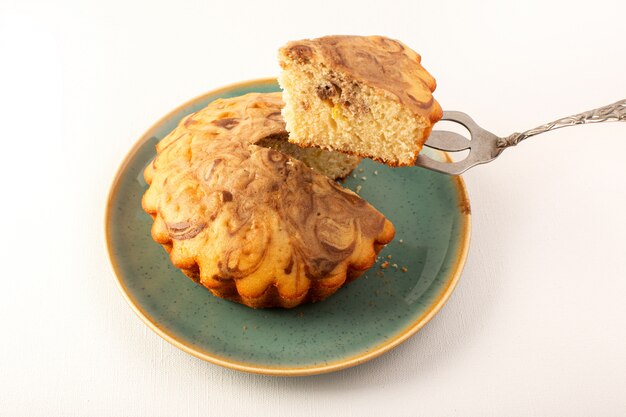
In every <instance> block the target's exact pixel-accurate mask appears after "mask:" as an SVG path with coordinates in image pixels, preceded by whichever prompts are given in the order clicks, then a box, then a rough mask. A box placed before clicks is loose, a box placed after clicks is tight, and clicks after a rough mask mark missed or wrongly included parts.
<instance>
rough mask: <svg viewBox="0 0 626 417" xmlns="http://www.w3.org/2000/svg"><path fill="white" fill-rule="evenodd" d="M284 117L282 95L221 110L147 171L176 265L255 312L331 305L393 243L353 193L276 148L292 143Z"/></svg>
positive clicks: (150, 205)
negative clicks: (335, 295)
mask: <svg viewBox="0 0 626 417" xmlns="http://www.w3.org/2000/svg"><path fill="white" fill-rule="evenodd" d="M282 107H283V102H282V100H281V99H280V93H271V94H260V93H252V94H247V95H244V96H241V97H236V98H231V99H219V100H216V101H214V102H213V103H211V104H209V105H208V106H207V107H206V108H204V109H202V110H200V111H199V112H197V113H194V114H191V115H189V116H187V117H185V118H184V119H183V120H182V121H181V122H180V124H179V125H178V126H177V127H176V129H174V130H173V131H172V132H171V133H170V134H169V135H168V136H167V137H165V138H164V139H163V140H162V141H161V142H159V144H158V145H157V156H156V158H155V159H154V161H153V163H152V164H150V165H149V166H148V167H147V168H146V170H145V172H144V175H145V178H146V181H147V182H148V184H150V187H149V188H148V190H147V191H146V193H145V194H144V196H143V199H142V206H143V208H144V210H145V211H146V212H148V213H149V214H150V215H151V216H152V217H153V218H154V224H153V226H152V237H153V239H154V240H155V241H156V242H158V243H160V244H162V245H163V246H164V247H165V249H166V250H167V251H168V252H169V254H170V258H171V260H172V263H173V264H174V265H175V266H176V267H178V268H180V269H181V270H182V271H183V272H184V273H185V274H186V275H187V276H189V277H190V278H192V279H193V280H194V281H196V282H199V283H200V284H202V285H203V286H205V287H206V288H208V289H209V290H210V291H211V292H212V293H213V294H215V295H216V296H218V297H222V298H226V299H229V300H232V301H236V302H240V303H242V304H245V305H248V306H250V307H255V308H261V307H287V308H289V307H294V306H296V305H299V304H301V303H303V302H308V301H317V300H321V299H323V298H325V297H327V296H329V295H331V294H332V293H334V292H335V291H337V289H339V288H340V287H341V286H342V285H343V284H344V283H346V282H347V281H350V280H352V279H354V278H356V277H358V276H359V275H360V274H361V273H362V272H363V271H365V270H367V269H368V268H369V267H371V266H372V264H373V263H374V261H375V257H376V254H377V253H378V251H380V249H382V247H383V246H384V245H385V244H387V243H388V242H390V241H391V239H392V238H393V235H394V228H393V225H392V224H391V222H389V221H388V220H387V219H386V218H385V216H383V215H382V214H381V213H380V212H378V211H377V210H376V209H375V208H374V207H372V206H371V205H370V204H368V203H367V202H366V201H365V200H363V199H361V198H360V197H359V196H358V195H356V194H355V193H353V192H352V191H350V190H347V189H344V188H342V187H341V186H339V185H338V184H337V183H336V182H335V181H333V180H331V179H329V178H328V177H326V176H325V175H322V174H321V173H319V172H317V171H315V170H313V169H311V168H309V167H308V166H307V165H305V164H304V163H303V162H301V161H299V160H297V159H294V158H292V157H290V156H289V155H287V154H286V153H284V152H281V151H279V150H276V149H273V148H276V147H280V145H276V141H279V142H280V140H283V139H281V137H283V136H284V135H285V130H284V129H285V125H284V121H283V119H282V117H281V108H282ZM268 142H269V146H271V147H269V148H268V147H263V146H260V144H263V143H268ZM272 145H274V146H272ZM309 157H312V156H311V155H309ZM325 157H328V156H327V155H326V156H325ZM321 165H322V166H324V165H325V164H321ZM339 165H341V164H338V165H337V166H339ZM342 169H346V168H345V167H343V168H342ZM350 169H351V168H350ZM348 172H349V171H348Z"/></svg>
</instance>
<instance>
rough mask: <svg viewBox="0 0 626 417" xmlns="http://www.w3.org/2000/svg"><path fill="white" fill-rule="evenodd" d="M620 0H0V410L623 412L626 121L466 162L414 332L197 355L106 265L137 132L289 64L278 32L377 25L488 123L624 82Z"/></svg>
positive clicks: (612, 94) (571, 105)
mask: <svg viewBox="0 0 626 417" xmlns="http://www.w3.org/2000/svg"><path fill="white" fill-rule="evenodd" d="M625 4H626V3H624V2H623V1H621V0H619V1H618V0H616V1H612V2H611V1H606V2H598V1H596V2H591V1H587V2H575V1H568V2H560V3H553V2H549V1H542V2H537V3H532V2H528V1H525V2H516V4H509V2H504V1H490V2H480V3H478V2H470V1H467V2H459V3H452V2H449V1H438V0H431V1H429V2H417V1H404V2H392V1H384V2H383V1H376V2H373V1H363V0H361V1H358V2H357V1H354V2H350V3H348V2H346V3H342V2H340V1H337V0H334V1H313V0H311V1H309V2H307V3H301V4H299V3H296V2H293V1H291V2H288V1H282V2H274V3H271V2H249V3H245V2H241V1H235V0H231V1H227V0H224V1H220V2H211V1H206V0H205V1H186V2H184V1H178V2H170V3H165V2H157V1H148V0H145V1H129V0H125V1H120V0H110V1H93V0H91V1H89V0H88V1H76V2H71V1H70V0H61V1H56V2H51V1H41V2H35V1H17V0H0V120H1V130H0V141H1V145H2V146H1V152H0V158H1V163H0V181H1V192H0V218H1V219H2V235H3V236H2V239H0V242H1V243H0V245H1V247H0V253H1V254H2V255H1V256H2V269H1V270H0V272H1V276H2V281H1V282H2V286H1V288H0V329H1V334H2V336H1V339H0V415H2V416H17V415H25V416H26V415H28V416H46V417H50V416H72V415H81V416H151V417H154V416H174V415H179V416H196V415H212V416H213V415H214V416H231V415H233V416H234V415H260V416H270V415H271V416H292V415H298V416H309V415H311V416H313V415H314V416H322V415H342V416H359V417H362V416H370V415H372V416H381V415H395V416H418V415H424V416H464V417H467V416H568V417H573V416H585V417H587V416H592V415H593V416H618V415H626V244H625V243H624V240H625V237H626V219H625V217H624V213H625V211H626V185H625V182H626V181H625V180H626V160H625V159H624V158H625V157H626V124H623V123H613V124H604V125H594V126H583V127H575V128H568V129H563V130H560V131H557V132H554V133H551V134H547V135H544V136H541V137H536V138H533V139H529V140H528V141H527V142H525V143H523V144H521V145H520V146H518V147H517V148H513V149H511V150H507V151H506V152H505V153H504V154H503V155H502V156H501V158H500V159H499V160H497V161H495V162H493V163H491V164H489V165H486V166H482V167H478V168H475V169H473V170H472V171H470V172H469V173H467V174H466V175H465V179H466V182H467V186H468V188H469V193H470V198H471V202H472V211H473V236H472V243H471V250H470V254H469V258H468V261H467V265H466V268H465V272H464V273H463V276H462V278H461V281H460V283H459V286H458V287H457V290H456V292H455V293H454V294H453V296H452V298H451V299H450V300H449V302H448V304H447V305H446V306H445V307H444V309H443V310H442V311H441V312H440V314H439V315H438V316H437V317H435V319H434V320H433V321H432V322H431V323H430V324H428V325H427V326H426V327H425V328H424V329H423V330H422V331H421V332H419V333H418V334H417V335H416V336H415V337H413V338H412V339H410V340H409V341H408V342H406V343H404V344H403V345H402V346H400V347H398V348H397V349H395V350H393V351H392V352H390V353H387V354H385V355H383V356H382V357H380V358H378V359H376V360H373V361H371V362H369V363H367V364H365V365H361V366H359V367H356V368H352V369H349V370H345V371H342V372H337V373H334V374H328V375H322V376H315V377H302V378H293V379H285V378H276V377H265V376H257V375H248V374H243V373H238V372H235V371H231V370H228V369H223V368H220V367H218V366H215V365H212V364H208V363H204V362H202V361H200V360H198V359H196V358H193V357H191V356H189V355H187V354H185V353H183V352H182V351H179V350H178V349H176V348H175V347H173V346H171V345H169V344H168V343H167V342H165V341H163V340H161V339H160V338H159V337H158V336H157V335H156V334H154V333H153V332H152V331H151V330H149V329H148V328H147V327H146V326H145V325H144V324H143V323H142V322H141V321H140V320H139V318H137V317H136V316H135V315H134V314H133V312H132V311H131V309H130V307H129V306H127V305H126V303H125V302H124V300H123V298H122V297H121V295H120V294H119V292H118V289H117V287H116V286H115V283H114V279H113V275H112V271H111V268H110V266H109V261H108V258H107V254H106V249H105V242H104V234H103V229H104V227H103V223H104V222H103V219H104V208H105V203H106V198H107V192H108V188H109V186H110V184H111V181H112V180H113V176H114V174H115V172H116V170H117V168H118V165H119V164H120V162H121V161H122V159H123V158H124V156H125V155H126V153H127V151H128V150H129V149H130V148H131V147H132V145H133V144H134V142H135V141H136V140H137V139H138V138H139V136H140V135H141V134H142V133H143V132H144V131H145V130H146V129H147V128H148V127H150V126H151V125H152V124H153V123H154V122H155V121H156V120H157V119H158V118H160V117H161V116H162V115H164V114H165V113H167V112H168V111H169V110H171V109H172V108H174V107H176V106H177V105H179V104H180V103H182V102H184V101H186V100H188V99H190V98H192V97H195V96H197V95H199V94H201V93H204V92H205V91H208V90H210V89H213V88H217V87H220V86H222V85H225V84H229V83H233V82H237V81H242V80H247V79H252V78H259V77H266V76H274V75H276V74H277V72H278V66H277V64H276V59H275V56H276V50H277V48H278V47H279V46H281V44H283V43H284V42H286V41H287V40H291V39H300V38H304V37H314V36H321V35H326V34H335V33H344V34H382V35H387V36H391V37H394V38H397V39H401V40H403V41H404V42H405V43H407V44H408V45H410V46H411V47H413V48H414V49H416V50H417V51H418V52H419V53H421V54H422V56H423V63H424V65H425V67H426V68H427V69H428V70H429V71H430V72H431V73H432V74H433V75H434V76H435V77H436V78H437V81H438V85H439V87H438V89H437V92H436V97H437V99H438V100H439V101H440V103H441V104H442V106H443V107H444V109H448V110H453V109H456V110H462V111H465V112H467V113H469V114H470V115H472V116H473V117H474V118H475V119H476V120H477V121H478V122H479V123H480V124H481V125H483V126H485V127H486V128H488V129H491V130H493V131H494V132H495V133H497V134H502V135H506V134H509V133H511V132H513V131H516V130H525V129H528V128H531V127H534V126H536V125H538V124H541V123H544V122H547V121H550V120H552V119H554V118H557V117H560V116H565V115H569V114H572V113H576V112H579V111H582V110H587V109H590V108H594V107H599V106H601V105H604V104H608V103H611V102H614V101H617V100H618V99H623V98H626V77H625V75H626V54H625V50H626V49H625V44H624V16H625V15H626V6H625Z"/></svg>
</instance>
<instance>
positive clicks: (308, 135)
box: [279, 36, 442, 166]
mask: <svg viewBox="0 0 626 417" xmlns="http://www.w3.org/2000/svg"><path fill="white" fill-rule="evenodd" d="M420 61H421V58H420V56H419V55H418V54H417V53H416V52H414V51H413V50H411V49H409V48H408V47H407V46H406V45H404V44H403V43H401V42H398V41H396V40H393V39H389V38H385V37H382V36H327V37H323V38H318V39H311V40H302V41H294V42H289V43H288V44H287V45H285V46H284V47H282V48H281V49H280V51H279V63H280V66H281V68H282V73H281V75H280V77H279V83H280V85H281V87H282V88H283V100H284V101H285V107H284V108H283V110H282V114H283V118H284V119H285V122H286V123H287V130H288V131H289V141H290V142H291V143H295V144H297V145H299V146H303V147H319V148H322V149H329V150H335V151H340V152H343V153H347V154H352V155H357V156H360V157H368V158H372V159H375V160H378V161H380V162H383V163H386V164H388V165H391V166H405V165H413V164H414V163H415V159H416V158H417V154H418V153H419V151H420V150H421V148H422V145H423V144H424V142H425V141H426V139H427V138H428V135H429V134H430V131H431V129H432V127H433V124H434V123H436V122H437V121H438V120H439V119H440V118H441V116H442V111H441V107H440V106H439V103H437V101H435V99H434V98H433V96H432V92H433V91H434V90H435V86H436V83H435V79H434V78H433V77H432V76H431V75H430V74H429V73H428V72H427V71H426V70H425V69H424V68H423V67H422V65H421V64H420Z"/></svg>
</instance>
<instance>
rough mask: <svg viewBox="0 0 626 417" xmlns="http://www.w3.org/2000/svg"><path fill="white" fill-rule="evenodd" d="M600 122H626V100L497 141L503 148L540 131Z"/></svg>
mask: <svg viewBox="0 0 626 417" xmlns="http://www.w3.org/2000/svg"><path fill="white" fill-rule="evenodd" d="M600 122H626V100H620V101H618V102H616V103H613V104H609V105H608V106H604V107H600V108H598V109H594V110H589V111H586V112H584V113H580V114H575V115H573V116H569V117H564V118H562V119H559V120H555V121H554V122H550V123H546V124H545V125H541V126H539V127H536V128H534V129H531V130H527V131H525V132H522V133H513V134H512V135H509V136H507V137H505V138H499V139H498V141H497V142H496V146H497V147H498V148H500V149H501V150H503V149H504V148H508V147H509V146H515V145H517V144H518V143H520V142H521V141H523V140H524V139H526V138H529V137H531V136H535V135H538V134H539V133H544V132H547V131H549V130H554V129H560V128H562V127H567V126H574V125H580V124H585V123H600Z"/></svg>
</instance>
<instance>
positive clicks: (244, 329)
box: [243, 324, 248, 332]
mask: <svg viewBox="0 0 626 417" xmlns="http://www.w3.org/2000/svg"><path fill="white" fill-rule="evenodd" d="M246 330H248V326H246V325H245V324H244V325H243V331H244V332H245V331H246Z"/></svg>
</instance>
